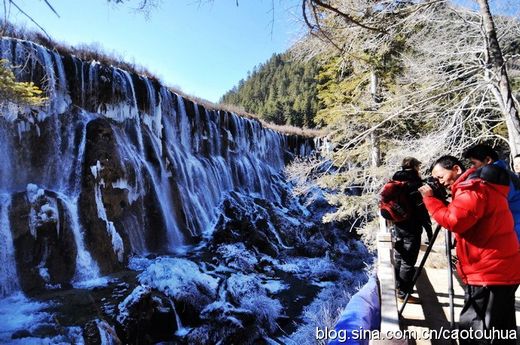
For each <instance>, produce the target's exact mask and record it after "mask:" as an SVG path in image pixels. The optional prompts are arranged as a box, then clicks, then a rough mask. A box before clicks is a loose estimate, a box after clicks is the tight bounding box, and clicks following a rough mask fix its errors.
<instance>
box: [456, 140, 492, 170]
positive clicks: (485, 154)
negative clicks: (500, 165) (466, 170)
mask: <svg viewBox="0 0 520 345" xmlns="http://www.w3.org/2000/svg"><path fill="white" fill-rule="evenodd" d="M463 157H464V158H467V159H469V160H470V161H471V164H472V166H474V167H475V168H480V167H483V166H484V165H487V164H491V163H493V162H495V161H497V160H498V153H497V152H496V151H495V150H494V149H493V148H492V147H491V146H489V145H486V144H477V145H474V146H472V147H470V148H469V149H467V150H466V151H464V154H463Z"/></svg>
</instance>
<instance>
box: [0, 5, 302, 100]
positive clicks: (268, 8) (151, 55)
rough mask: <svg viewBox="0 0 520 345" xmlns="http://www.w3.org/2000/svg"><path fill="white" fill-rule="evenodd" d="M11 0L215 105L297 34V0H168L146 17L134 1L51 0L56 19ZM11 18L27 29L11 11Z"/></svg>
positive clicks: (56, 28) (60, 32) (62, 35)
mask: <svg viewBox="0 0 520 345" xmlns="http://www.w3.org/2000/svg"><path fill="white" fill-rule="evenodd" d="M17 3H18V4H19V5H20V6H21V7H22V8H23V9H24V10H25V11H26V12H28V13H31V14H32V16H33V18H34V19H35V20H36V21H37V22H38V23H39V24H40V25H42V26H43V27H44V28H45V30H46V31H47V32H48V33H49V35H50V36H51V37H52V38H53V39H55V40H57V41H59V42H63V43H67V44H70V45H78V44H84V43H86V44H92V43H99V44H100V45H101V47H102V48H103V50H104V51H106V52H108V53H115V54H116V55H118V56H122V57H123V58H124V60H126V61H128V62H135V63H136V64H138V65H141V66H144V67H146V68H147V69H148V70H149V71H151V72H152V73H154V74H156V75H157V76H158V77H159V78H160V79H161V80H162V81H163V83H164V84H166V85H168V86H174V87H178V88H180V89H181V90H182V91H184V92H186V93H188V94H192V95H194V96H198V97H201V98H204V99H207V100H210V101H213V102H216V101H218V99H219V98H220V96H221V95H222V94H223V93H225V92H226V91H227V90H229V89H231V88H232V87H233V86H234V85H236V84H237V83H238V81H239V80H240V79H241V78H245V77H246V75H247V71H249V70H252V68H253V66H255V65H257V64H259V63H261V62H264V61H266V60H267V59H268V58H269V57H270V56H271V55H272V54H273V53H274V52H282V51H284V50H285V49H286V48H288V47H289V46H290V44H291V43H293V42H294V40H295V39H296V38H297V37H298V33H299V32H300V31H301V23H300V22H298V20H299V19H298V18H299V17H300V7H299V3H300V1H299V0H240V1H239V6H238V7H237V6H236V1H235V0H213V1H212V2H210V1H208V0H201V1H198V0H175V1H172V0H166V1H162V3H161V5H160V7H159V8H157V9H155V10H153V11H152V12H151V13H150V16H149V18H148V19H146V18H145V16H144V15H143V14H142V13H136V12H135V11H133V10H132V8H133V7H135V6H136V5H137V1H130V2H129V3H128V4H126V5H117V6H116V5H113V4H109V3H108V2H107V1H106V0H89V1H85V0H53V1H51V3H52V4H53V6H54V8H55V9H56V11H57V12H58V13H59V14H60V18H58V17H56V16H55V15H54V14H53V13H52V12H51V11H50V10H49V9H48V8H47V7H46V6H45V4H44V2H43V1H41V0H40V1H35V0H19V1H17ZM87 3H88V5H86V4H87ZM132 5H133V6H132ZM273 5H274V13H273ZM1 11H3V9H2V10H1ZM9 19H10V20H11V21H13V22H17V23H25V24H24V25H26V26H28V27H32V24H30V22H29V21H28V20H27V19H25V18H24V17H23V16H22V15H20V14H18V13H17V11H16V10H15V9H14V8H13V9H12V10H11V12H10V16H9Z"/></svg>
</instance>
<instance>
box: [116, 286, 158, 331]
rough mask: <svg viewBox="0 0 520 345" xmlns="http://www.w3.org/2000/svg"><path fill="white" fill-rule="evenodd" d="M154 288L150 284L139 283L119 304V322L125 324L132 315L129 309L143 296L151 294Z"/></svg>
mask: <svg viewBox="0 0 520 345" xmlns="http://www.w3.org/2000/svg"><path fill="white" fill-rule="evenodd" d="M151 291H152V289H151V288H150V287H148V286H142V285H139V286H138V287H136V288H135V289H134V291H132V293H130V295H128V296H127V297H126V298H125V299H124V301H123V302H121V303H119V305H118V306H117V308H118V310H119V313H118V315H117V322H119V323H120V324H121V325H124V324H125V322H126V320H127V318H128V317H129V316H130V313H129V311H128V310H129V309H130V308H131V307H132V306H134V305H135V304H137V303H139V301H140V300H141V299H142V298H143V296H145V295H148V294H150V293H151Z"/></svg>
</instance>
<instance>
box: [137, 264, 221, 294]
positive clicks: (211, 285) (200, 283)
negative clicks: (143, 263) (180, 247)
mask: <svg viewBox="0 0 520 345" xmlns="http://www.w3.org/2000/svg"><path fill="white" fill-rule="evenodd" d="M139 282H140V283H141V284H144V285H148V286H150V287H153V288H156V289H158V290H160V291H163V292H164V293H166V294H167V295H169V296H172V297H174V298H180V299H183V298H190V297H191V296H193V295H197V294H199V290H200V289H202V290H203V291H205V292H206V293H208V294H210V295H212V296H215V295H216V290H217V286H218V280H217V279H215V278H213V277H212V276H210V275H208V274H206V273H202V272H201V271H200V269H199V266H197V265H196V264H195V263H194V262H192V261H189V260H186V259H177V258H159V259H157V260H156V261H155V262H154V263H153V264H151V265H150V266H149V267H148V268H147V269H146V271H144V272H143V273H141V274H140V275H139Z"/></svg>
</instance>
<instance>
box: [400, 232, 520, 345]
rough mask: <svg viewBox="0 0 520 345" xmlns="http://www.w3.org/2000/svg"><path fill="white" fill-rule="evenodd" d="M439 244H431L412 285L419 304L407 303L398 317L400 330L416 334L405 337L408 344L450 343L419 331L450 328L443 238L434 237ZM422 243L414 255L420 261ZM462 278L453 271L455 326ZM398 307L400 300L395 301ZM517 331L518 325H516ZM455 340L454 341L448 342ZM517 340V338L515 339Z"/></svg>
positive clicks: (519, 309) (519, 301)
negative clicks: (428, 336)
mask: <svg viewBox="0 0 520 345" xmlns="http://www.w3.org/2000/svg"><path fill="white" fill-rule="evenodd" d="M437 241H438V242H439V244H438V245H437V244H436V245H435V246H434V249H433V251H432V253H431V254H430V257H429V258H428V261H426V264H425V270H424V271H423V272H422V274H421V275H420V277H419V279H418V281H417V284H416V286H415V288H416V289H415V291H416V293H415V294H414V295H415V296H417V295H418V296H419V298H420V299H421V304H407V305H406V307H405V309H404V311H403V315H402V317H401V318H400V320H399V324H400V328H401V329H402V330H410V331H413V334H417V335H418V338H416V339H410V340H408V344H418V345H428V344H433V345H437V344H438V345H446V344H450V341H449V340H447V339H430V340H427V339H424V337H423V335H425V334H426V335H427V334H428V333H429V332H430V330H437V331H438V332H440V330H446V331H445V332H447V331H448V330H450V320H451V317H450V303H449V295H448V275H449V273H448V268H447V260H446V254H445V247H444V241H442V240H441V241H440V238H439V239H437ZM425 249H426V246H422V248H421V254H420V257H419V259H418V263H419V262H420V260H421V258H422V255H423V254H424V251H425ZM462 286H463V285H462V282H461V281H460V280H459V279H458V276H457V274H456V272H454V275H453V288H454V306H455V308H454V309H455V313H454V314H455V315H454V319H455V328H457V322H458V320H459V315H460V312H461V310H462V306H463V305H464V288H463V287H462ZM516 296H517V298H516V303H515V304H516V320H517V325H519V326H520V322H519V321H520V291H517V293H516ZM398 307H400V304H399V305H398ZM518 329H519V331H520V327H519V328H518ZM451 343H453V344H457V343H456V342H451ZM519 343H520V342H519Z"/></svg>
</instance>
